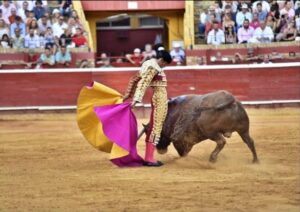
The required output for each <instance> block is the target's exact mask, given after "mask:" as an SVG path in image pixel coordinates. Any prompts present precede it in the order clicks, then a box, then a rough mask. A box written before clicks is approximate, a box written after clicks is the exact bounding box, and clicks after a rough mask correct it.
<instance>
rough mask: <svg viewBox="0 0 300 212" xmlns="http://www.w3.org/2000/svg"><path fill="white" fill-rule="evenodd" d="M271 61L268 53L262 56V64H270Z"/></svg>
mask: <svg viewBox="0 0 300 212" xmlns="http://www.w3.org/2000/svg"><path fill="white" fill-rule="evenodd" d="M271 63H272V62H271V61H270V56H269V55H268V54H266V55H264V56H263V61H262V64H271Z"/></svg>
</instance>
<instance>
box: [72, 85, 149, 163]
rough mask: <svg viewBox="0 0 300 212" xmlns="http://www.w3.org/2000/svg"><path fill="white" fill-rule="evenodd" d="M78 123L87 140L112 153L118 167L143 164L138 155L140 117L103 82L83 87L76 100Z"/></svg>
mask: <svg viewBox="0 0 300 212" xmlns="http://www.w3.org/2000/svg"><path fill="white" fill-rule="evenodd" d="M77 124H78V127H79V129H80V131H81V133H82V134H83V136H84V137H85V139H86V140H87V141H88V142H89V143H90V144H91V145H92V146H93V147H95V148H96V149H98V150H100V151H102V152H106V153H109V154H110V160H111V162H113V163H114V164H115V165H117V166H119V167H124V166H141V165H142V164H143V159H142V158H141V157H140V156H139V155H138V153H137V149H136V144H137V138H138V129H137V120H136V117H135V115H134V113H133V112H132V110H131V106H130V103H127V102H123V99H122V95H121V94H120V93H119V92H117V91H116V90H114V89H112V88H109V87H107V86H105V85H103V84H101V83H98V82H93V83H92V84H91V85H90V86H84V87H83V88H82V89H81V91H80V94H79V96H78V99H77Z"/></svg>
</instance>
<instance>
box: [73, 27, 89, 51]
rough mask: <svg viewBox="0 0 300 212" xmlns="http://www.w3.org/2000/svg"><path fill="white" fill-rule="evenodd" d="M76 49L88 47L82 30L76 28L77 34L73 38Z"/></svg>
mask: <svg viewBox="0 0 300 212" xmlns="http://www.w3.org/2000/svg"><path fill="white" fill-rule="evenodd" d="M72 41H73V43H74V44H75V46H76V47H85V46H86V45H87V39H86V37H85V36H84V35H83V33H82V30H81V28H76V34H75V35H74V36H73V38H72Z"/></svg>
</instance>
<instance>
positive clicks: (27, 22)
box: [25, 11, 36, 27]
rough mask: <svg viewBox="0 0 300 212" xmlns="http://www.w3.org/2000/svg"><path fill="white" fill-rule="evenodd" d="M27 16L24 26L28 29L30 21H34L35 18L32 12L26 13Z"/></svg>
mask: <svg viewBox="0 0 300 212" xmlns="http://www.w3.org/2000/svg"><path fill="white" fill-rule="evenodd" d="M27 14H28V15H27V18H26V22H25V24H26V26H27V27H28V26H29V24H30V23H31V22H32V20H33V19H35V20H36V18H35V17H34V12H33V11H27Z"/></svg>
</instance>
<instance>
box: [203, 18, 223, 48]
mask: <svg viewBox="0 0 300 212" xmlns="http://www.w3.org/2000/svg"><path fill="white" fill-rule="evenodd" d="M223 43H225V35H224V32H223V30H221V29H219V23H218V22H217V21H215V22H214V23H213V29H212V30H211V31H210V32H209V33H208V36H207V44H213V45H220V44H223Z"/></svg>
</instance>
